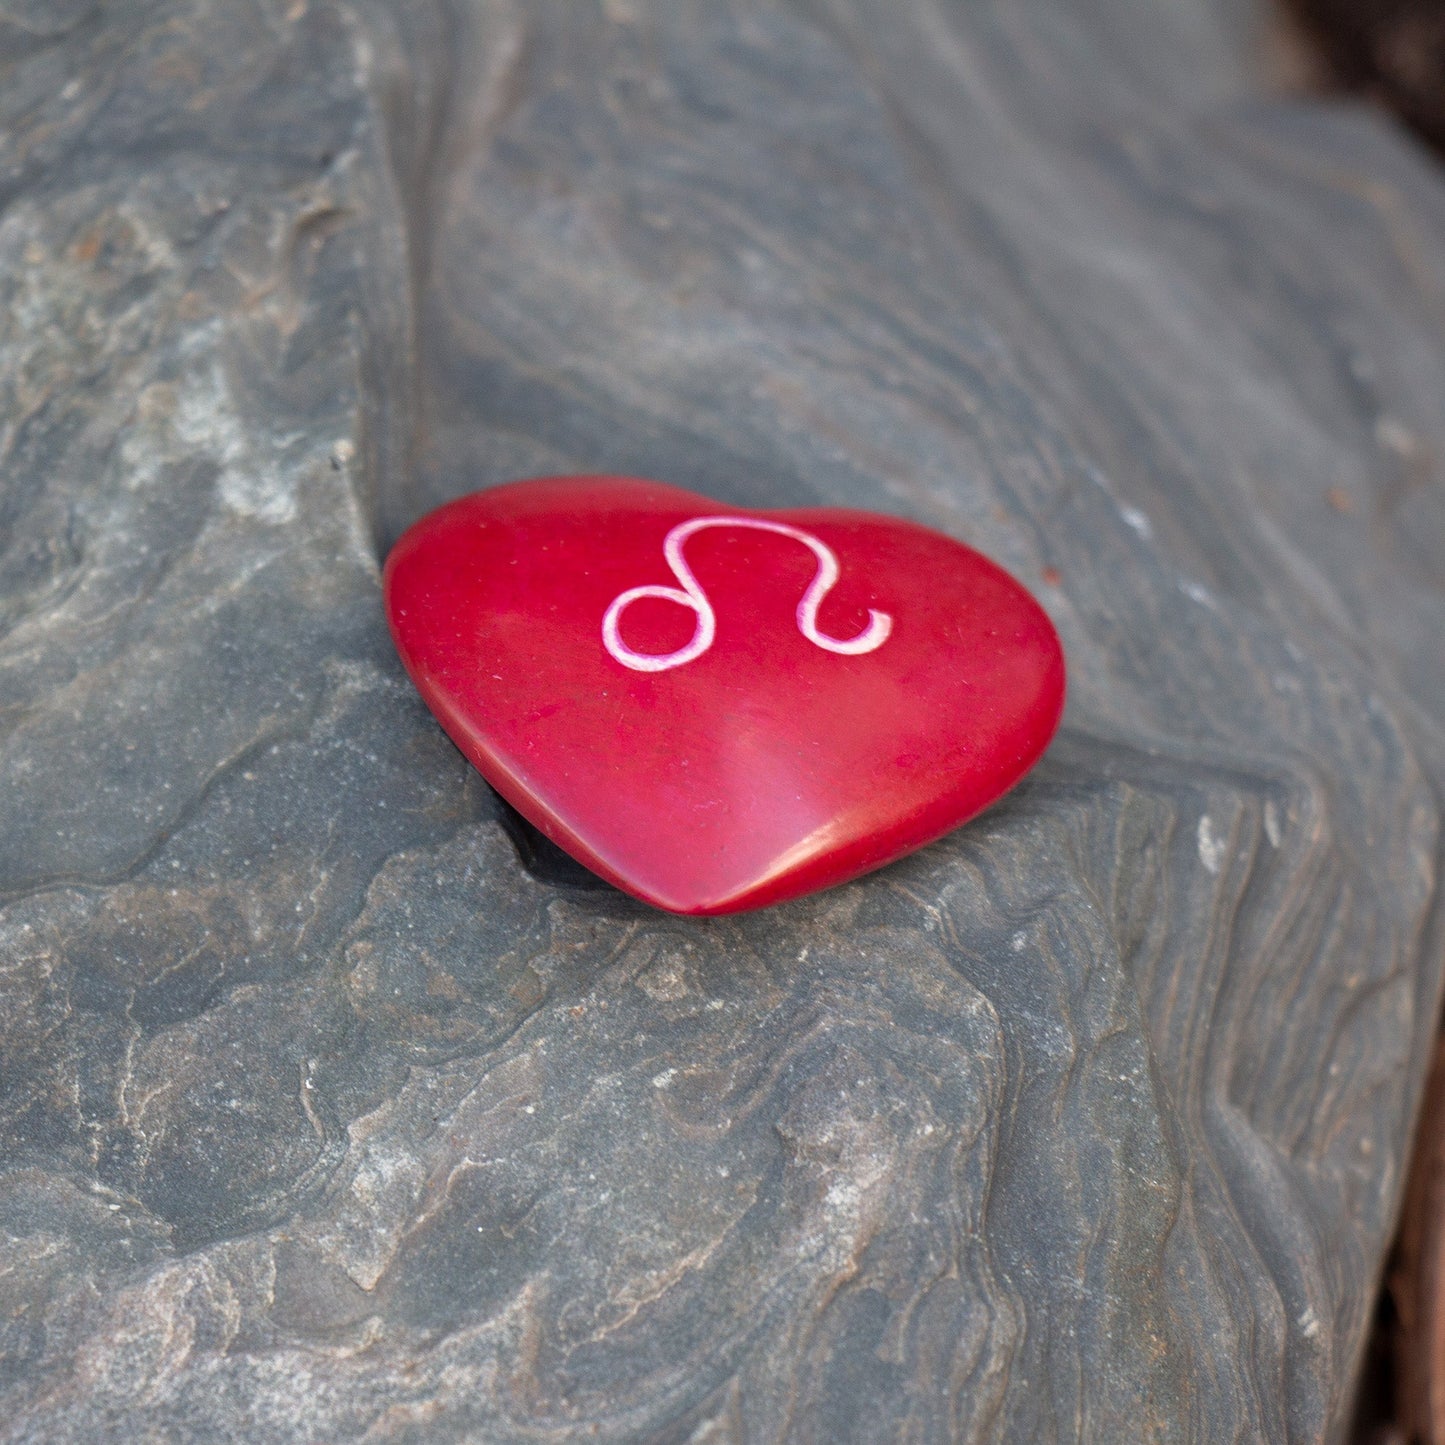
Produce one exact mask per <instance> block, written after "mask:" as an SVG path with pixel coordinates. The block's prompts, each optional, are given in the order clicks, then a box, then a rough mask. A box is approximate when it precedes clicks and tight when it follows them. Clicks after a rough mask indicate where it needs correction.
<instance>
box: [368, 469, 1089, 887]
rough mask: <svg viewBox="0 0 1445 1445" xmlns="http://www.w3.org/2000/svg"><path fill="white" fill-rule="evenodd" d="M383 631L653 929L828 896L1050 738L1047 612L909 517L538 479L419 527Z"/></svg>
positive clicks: (548, 822)
mask: <svg viewBox="0 0 1445 1445" xmlns="http://www.w3.org/2000/svg"><path fill="white" fill-rule="evenodd" d="M384 585H385V593H386V608H387V616H388V618H389V619H390V622H391V630H392V636H393V637H394V638H395V640H396V646H397V650H398V651H399V652H400V653H401V657H402V661H403V662H404V663H405V664H406V668H407V671H408V672H409V673H410V674H411V676H412V678H413V680H414V681H415V683H416V685H417V687H418V688H419V689H420V690H421V694H422V696H423V697H424V698H425V699H426V701H427V703H428V705H429V706H430V707H431V709H432V711H433V712H434V713H436V715H437V717H438V718H439V719H440V721H441V724H442V726H443V727H444V728H445V729H446V730H447V732H448V733H449V734H450V735H451V737H452V739H453V741H454V742H455V743H456V744H457V746H458V747H459V748H461V750H462V752H464V753H465V754H466V755H467V757H468V758H470V759H471V761H472V762H473V763H474V764H475V765H476V766H477V767H478V768H479V769H480V770H481V772H482V774H483V776H484V777H485V778H486V779H487V781H488V782H490V783H491V784H492V786H493V787H494V788H496V789H497V791H498V792H499V793H501V794H502V796H503V797H504V798H506V799H507V800H508V801H509V802H510V803H511V804H512V805H513V806H514V807H516V808H517V809H518V810H519V811H520V812H521V813H522V814H523V815H524V816H525V817H527V818H529V819H531V821H532V822H533V823H534V824H536V826H537V827H538V828H540V829H541V830H542V832H543V833H545V834H546V835H547V836H548V837H549V838H551V839H553V841H555V842H556V843H558V844H559V845H560V846H561V847H563V848H565V849H566V850H567V852H569V853H571V854H572V855H573V857H575V858H577V859H579V860H580V861H581V862H583V863H585V864H586V865H587V866H588V867H589V868H591V869H593V870H594V871H596V872H597V873H599V874H601V875H602V877H603V878H606V879H607V880H608V881H609V882H612V883H615V884H616V885H617V886H618V887H619V888H622V889H624V890H625V891H626V892H628V893H631V894H633V895H635V896H636V897H638V898H641V899H644V900H645V901H646V902H648V903H652V904H655V905H657V906H658V907H660V908H667V909H671V910H672V911H674V912H677V913H694V914H711V913H730V912H733V911H735V910H738V909H744V908H758V907H761V906H762V905H764V904H768V903H778V902H781V901H782V900H783V899H786V898H794V897H797V896H798V895H799V894H802V893H807V892H810V891H812V890H813V889H817V888H825V887H828V886H829V885H830V884H834V883H841V882H843V881H844V880H845V879H848V878H853V877H855V876H857V875H858V874H859V873H863V872H866V871H867V870H868V869H870V868H877V867H879V866H881V865H882V864H884V863H888V862H891V861H892V860H893V859H895V858H898V857H901V856H902V855H903V854H905V853H908V852H911V851H912V850H913V849H915V848H919V847H922V846H923V845H924V844H925V843H929V842H931V841H932V840H933V839H935V838H937V837H939V836H940V835H941V834H943V833H946V832H947V831H948V830H949V829H950V828H954V827H957V826H958V824H960V823H962V822H964V821H966V820H967V819H969V818H971V817H973V815H974V814H975V813H977V812H979V811H980V810H982V809H983V808H986V807H987V806H988V805H989V804H990V803H992V802H994V801H995V800H996V799H997V798H999V797H1000V796H1001V795H1002V794H1003V793H1005V792H1007V791H1008V790H1009V789H1010V788H1011V787H1013V786H1014V784H1015V783H1017V782H1018V781H1019V779H1020V778H1022V777H1023V775H1024V774H1025V773H1026V772H1027V771H1028V770H1029V768H1031V767H1032V766H1033V764H1034V763H1035V762H1036V761H1037V760H1038V758H1039V755H1040V754H1041V753H1042V752H1043V750H1044V748H1045V747H1046V746H1047V745H1048V742H1049V739H1050V738H1051V737H1052V736H1053V734H1054V731H1055V729H1056V728H1057V727H1058V723H1059V716H1060V713H1061V712H1062V709H1063V701H1064V657H1063V651H1062V649H1061V648H1060V646H1059V640H1058V637H1057V635H1056V634H1055V632H1054V629H1053V627H1052V625H1051V624H1050V622H1049V619H1048V617H1047V616H1046V615H1045V613H1044V611H1043V609H1042V608H1041V607H1040V606H1039V604H1038V603H1037V602H1035V601H1034V599H1033V598H1032V597H1031V596H1030V595H1029V594H1028V593H1027V592H1026V591H1025V590H1024V589H1023V588H1022V587H1021V586H1020V585H1019V584H1018V583H1017V582H1015V581H1014V580H1013V578H1011V577H1010V576H1009V575H1008V574H1007V573H1006V572H1004V571H1002V570H1001V569H1000V568H998V567H996V566H995V565H994V564H993V563H992V562H990V561H989V560H988V559H987V558H986V557H983V556H980V555H979V553H977V552H974V551H972V550H970V549H969V548H968V547H965V546H963V545H961V544H960V543H958V542H955V541H953V540H952V539H951V538H949V537H945V536H942V535H940V534H939V533H937V532H931V531H929V530H928V529H926V528H924V527H919V526H916V525H914V524H913V523H912V522H905V521H900V520H898V519H896V518H892V517H882V516H876V515H874V514H872V513H867V512H849V511H840V510H836V509H832V508H827V509H818V510H808V511H796V512H794V511H789V512H766V513H755V512H744V511H739V510H738V509H736V508H733V507H726V506H722V505H720V504H718V503H716V502H712V501H709V500H708V499H707V498H706V497H700V496H698V495H696V494H695V493H693V492H684V491H681V490H679V489H678V488H676V487H669V486H664V485H663V484H661V483H659V482H645V481H638V480H635V479H633V478H629V477H557V478H550V479H547V480H543V481H532V482H515V483H512V484H511V485H509V486H503V487H496V488H494V489H493V490H491V491H486V492H478V493H475V494H474V495H472V496H469V497H463V498H461V499H460V500H459V501H456V502H451V503H448V504H447V505H446V506H444V507H441V508H439V509H438V510H437V511H435V512H432V513H431V514H430V515H429V516H427V517H424V518H423V519H422V520H421V521H420V522H418V523H417V524H416V525H415V526H414V527H412V528H411V530H410V531H408V532H407V533H406V535H405V536H403V537H402V539H401V540H400V541H399V542H398V543H397V544H396V546H395V547H394V548H393V549H392V553H391V555H390V557H388V558H387V563H386V575H385V584H384Z"/></svg>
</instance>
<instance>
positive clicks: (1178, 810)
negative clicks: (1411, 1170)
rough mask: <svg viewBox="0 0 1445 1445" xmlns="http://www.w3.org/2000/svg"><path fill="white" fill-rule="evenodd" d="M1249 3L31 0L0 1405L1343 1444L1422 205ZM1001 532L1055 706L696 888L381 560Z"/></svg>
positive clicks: (1406, 755)
mask: <svg viewBox="0 0 1445 1445" xmlns="http://www.w3.org/2000/svg"><path fill="white" fill-rule="evenodd" d="M1257 18H1258V17H1254V16H1251V15H1250V14H1248V13H1246V11H1245V7H1244V6H1242V5H1241V4H1230V5H1228V6H1221V7H1219V8H1218V9H1217V10H1216V9H1214V8H1211V7H1210V6H1209V5H1207V4H1205V3H1202V0H1201V3H1193V0H1088V3H1081V4H1076V5H1070V6H1057V5H1055V4H1054V3H1052V0H1020V3H1017V4H1009V5H1002V4H994V5H983V4H980V5H972V6H966V7H965V6H957V5H945V4H942V3H939V0H888V3H883V0H851V3H842V0H755V3H747V4H744V3H731V0H722V3H708V4H703V3H700V0H598V3H596V4H593V3H590V0H589V3H581V0H529V3H526V4H523V3H520V0H516V3H509V0H478V3H475V4H472V5H469V6H464V5H461V4H446V3H443V0H436V3H434V4H426V3H422V0H415V3H410V0H409V3H405V4H399V5H382V4H376V5H368V4H364V3H357V4H342V3H326V0H310V3H308V0H258V3H256V4H249V5H245V6H241V5H233V4H224V5H223V4H221V3H219V0H174V3H141V0H137V3H134V4H129V5H126V6H115V7H102V6H98V5H92V4H88V3H85V0H68V3H54V4H44V3H36V0H0V779H3V786H0V904H3V907H0V1439H4V1440H7V1441H17V1442H18V1441H45V1442H47V1445H50V1442H63V1441H93V1440H98V1439H146V1440H166V1441H189V1440H207V1441H211V1440H217V1441H219V1440H236V1441H247V1442H255V1441H277V1442H290V1441H296V1442H300V1441H314V1440H350V1439H362V1438H365V1439H368V1440H377V1441H409V1440H415V1441H421V1440H426V1441H445V1440H475V1441H483V1440H485V1441H513V1440H516V1441H544V1440H553V1441H563V1440H572V1439H599V1440H613V1441H633V1440H650V1441H659V1442H662V1441H685V1440H691V1441H697V1442H720V1441H732V1440H737V1441H761V1440H783V1439H788V1440H800V1441H826V1442H841V1441H849V1440H857V1441H865V1442H875V1441H884V1440H890V1441H891V1440H918V1441H952V1440H967V1441H983V1440H1009V1441H1013V1440H1027V1441H1030V1442H1046V1441H1055V1440H1058V1441H1063V1440H1094V1441H1105V1442H1113V1441H1130V1442H1133V1441H1140V1440H1160V1441H1166V1440H1167V1441H1175V1440H1179V1441H1186V1440H1188V1441H1207V1442H1220V1441H1229V1440H1238V1441H1249V1442H1253V1441H1257V1440H1262V1439H1269V1440H1284V1439H1298V1440H1315V1439H1321V1438H1334V1439H1339V1438H1341V1436H1342V1434H1343V1432H1344V1430H1345V1428H1346V1423H1347V1420H1348V1414H1349V1408H1350V1401H1351V1392H1352V1389H1353V1385H1354V1381H1355V1377H1356V1374H1357V1370H1358V1366H1359V1361H1360V1358H1361V1351H1362V1346H1363V1343H1364V1340H1365V1336H1366V1331H1367V1328H1368V1324H1369V1319H1370V1314H1371V1308H1372V1301H1373V1298H1374V1292H1375V1289H1376V1285H1377V1282H1378V1278H1379V1273H1380V1269H1381V1264H1382V1259H1383V1254H1384V1250H1385V1247H1386V1244H1387V1242H1388V1238H1389V1234H1390V1231H1391V1227H1392V1223H1393V1219H1394V1214H1395V1210H1396V1207H1397V1204H1398V1200H1399V1193H1400V1183H1401V1172H1402V1165H1403V1161H1404V1158H1405V1154H1406V1150H1407V1145H1408V1136H1409V1131H1410V1126H1411V1123H1412V1114H1413V1110H1414V1108H1415V1106H1416V1101H1417V1098H1418V1093H1419V1088H1420V1084H1421V1076H1422V1072H1423V1068H1424V1065H1425V1062H1426V1055H1427V1046H1428V1041H1429V1039H1430V1037H1431V1034H1432V1031H1433V1024H1434V1017H1435V1007H1436V1004H1437V1001H1438V995H1439V991H1440V985H1441V956H1442V935H1441V921H1442V918H1441V908H1440V901H1439V896H1438V891H1437V887H1436V878H1437V861H1438V858H1439V853H1440V836H1439V835H1440V811H1439V810H1440V803H1439V798H1440V785H1441V781H1442V779H1445V745H1442V744H1445V736H1442V730H1441V720H1442V717H1445V586H1442V583H1445V561H1442V558H1445V489H1442V488H1441V486H1440V477H1439V457H1440V455H1441V452H1442V448H1445V406H1442V401H1441V398H1442V397H1445V186H1442V184H1441V181H1440V178H1439V176H1438V174H1437V172H1436V171H1435V170H1434V169H1433V167H1432V165H1431V163H1430V162H1429V161H1428V160H1427V159H1426V158H1425V157H1424V156H1423V154H1422V153H1420V152H1418V151H1417V150H1415V149H1413V148H1412V146H1411V145H1410V144H1409V143H1408V142H1406V141H1405V140H1404V139H1403V138H1401V137H1400V136H1399V135H1398V134H1396V133H1395V132H1393V131H1392V130H1391V129H1390V128H1389V127H1388V126H1387V125H1386V124H1385V123H1384V122H1382V121H1380V120H1377V119H1375V118H1373V117H1372V116H1370V115H1368V114H1366V113H1363V112H1360V111H1356V110H1350V109H1341V108H1333V107H1330V106H1326V105H1323V104H1319V103H1312V102H1305V101H1302V100H1298V99H1288V98H1279V97H1277V98H1270V97H1269V96H1268V95H1267V93H1266V92H1265V90H1264V89H1263V87H1262V85H1261V83H1260V81H1259V79H1258V77H1257V76H1255V75H1254V74H1252V72H1251V70H1250V63H1249V60H1248V56H1249V53H1250V43H1249V36H1250V26H1251V24H1253V23H1254V20H1256V19H1257ZM570 470H585V471H599V470H609V471H623V472H633V473H637V474H641V475H647V476H656V477H660V478H663V479H666V480H669V481H672V482H675V483H677V484H679V485H683V486H687V487H691V488H694V489H697V490H701V491H704V492H708V493H710V494H712V495H714V496H716V497H718V498H720V499H722V500H725V501H727V502H730V503H734V504H738V505H743V506H749V507H767V506H797V505H807V504H809V503H822V502H838V503H845V504H851V505H860V506H865V507H871V508H874V509H878V510H883V511H889V512H894V513H898V514H901V515H906V516H909V517H912V518H914V519H916V520H918V521H921V522H924V523H927V524H929V525H931V526H934V527H937V528H940V529H942V530H944V531H946V532H949V533H951V534H953V535H955V536H958V537H960V538H963V539H965V540H967V541H969V542H971V543H973V544H975V545H977V546H979V547H980V548H982V549H983V550H985V551H987V552H989V553H990V554H991V555H993V556H994V557H996V558H997V559H999V560H1000V561H1001V562H1002V563H1004V564H1005V565H1006V566H1008V567H1010V568H1011V569H1012V570H1013V571H1014V572H1015V573H1016V574H1017V575H1019V576H1020V577H1021V578H1022V579H1024V580H1025V581H1026V582H1028V583H1029V584H1030V585H1031V586H1033V587H1034V588H1035V589H1036V590H1037V591H1038V592H1039V594H1040V596H1041V597H1042V599H1043V600H1044V602H1045V604H1046V605H1047V606H1048V608H1049V610H1050V612H1051V613H1052V615H1053V617H1054V619H1055V621H1056V623H1057V625H1058V627H1059V629H1060V632H1061V635H1062V636H1063V638H1064V641H1065V645H1066V648H1067V650H1068V654H1069V658H1070V665H1071V687H1072V692H1071V701H1070V706H1069V712H1068V715H1067V719H1066V725H1065V728H1064V731H1063V733H1062V735H1061V737H1060V740H1059V741H1058V743H1057V745H1056V746H1055V747H1054V749H1053V750H1052V751H1051V753H1050V754H1049V756H1048V758H1047V759H1046V761H1045V763H1044V764H1043V766H1042V767H1041V768H1040V769H1039V770H1038V772H1037V773H1036V774H1035V775H1034V776H1033V777H1032V778H1031V779H1030V780H1029V781H1028V782H1027V783H1026V784H1025V785H1024V786H1023V787H1021V788H1020V789H1019V790H1018V791H1017V792H1016V793H1015V794H1014V795H1013V796H1011V797H1010V798H1009V799H1007V800H1006V801H1005V802H1003V803H1002V804H1001V805H999V806H998V807H996V808H995V809H993V810H992V811H991V812H989V813H988V814H986V815H985V816H984V817H982V818H980V819H979V820H977V821H976V822H975V823H974V824H972V825H970V826H969V827H967V828H965V829H963V830H961V831H959V832H958V833H956V834H954V835H952V836H951V837H949V838H946V839H945V840H943V841H942V842H940V843H938V844H936V845H935V846H933V847H931V848H928V849H926V850H924V851H922V852H921V853H919V854H917V855H915V856H914V857H912V858H911V859H907V860H905V861H903V862H901V863H899V864H897V865H895V866H893V867H891V868H889V869H886V870H884V871H883V872H880V873H878V874H876V875H874V876H872V877H870V878H868V879H865V880H863V881H860V882H858V883H855V884H852V885H849V886H847V887H844V888H840V889H837V890H834V891H832V892H829V893H825V894H822V895H818V896H816V897H813V898H811V899H806V900H802V901H800V902H796V903H793V904H790V905H788V906H785V907H782V908H778V909H773V910H769V911H764V912H761V913H757V914H753V915H747V916H744V917H738V918H732V919H724V920H712V921H685V920H679V919H675V918H671V917H668V916H665V915H662V914H658V913H655V912H652V911H650V910H648V909H646V908H644V907H642V906H641V905H638V904H635V903H633V902H631V901H630V900H628V899H626V898H624V897H622V896H621V895H619V894H617V893H614V892H612V891H610V890H607V889H602V888H592V887H587V886H584V885H583V884H582V883H581V882H579V880H577V879H576V878H575V877H569V876H567V875H566V873H565V871H564V870H562V869H560V868H559V867H557V866H556V865H555V864H554V863H551V862H549V861H548V860H547V859H546V858H545V857H544V858H542V859H540V860H539V859H536V858H532V857H531V855H530V853H529V852H528V849H527V848H526V846H525V839H523V840H522V843H523V845H524V846H522V847H521V848H520V849H519V847H518V846H517V845H516V844H515V843H514V841H513V838H512V833H513V832H514V831H515V829H514V825H513V824H512V822H511V820H509V819H508V818H507V817H506V816H505V815H504V813H503V811H502V809H501V808H500V806H499V804H497V802H496V801H495V800H494V798H493V797H492V795H491V794H490V793H489V791H488V790H487V789H486V787H485V785H484V784H482V783H481V781H480V779H479V778H477V776H476V775H475V774H474V773H472V772H471V770H470V769H469V768H468V767H467V766H466V765H465V763H464V762H463V761H462V760H461V759H460V757H459V756H458V754H457V753H456V752H455V751H454V750H453V749H452V747H451V746H450V744H449V743H447V742H446V740H445V739H444V738H443V737H442V735H441V734H440V732H439V730H438V729H437V727H436V726H435V725H434V723H433V722H432V721H431V719H430V717H429V715H428V714H427V712H426V710H425V708H424V707H423V705H422V704H421V703H420V701H419V700H418V698H417V697H416V695H415V694H414V692H413V690H412V689H411V687H410V685H409V683H408V682H407V680H406V678H405V676H404V674H403V673H402V671H401V669H400V667H399V665H398V663H397V661H396V659H395V657H394V655H393V652H392V649H391V647H390V644H389V642H388V639H387V636H386V629H385V625H384V622H383V618H382V614H381V610H380V605H379V595H378V558H379V557H380V556H381V555H383V554H384V550H385V547H386V546H387V545H388V544H389V542H390V540H391V539H393V538H394V537H395V536H396V535H397V533H398V532H399V530H400V529H401V528H402V527H404V526H405V525H406V524H407V523H408V522H409V521H410V520H412V519H413V518H415V517H416V516H418V515H420V513H421V512H422V511H424V510H425V509H426V508H427V507H429V506H431V505H433V504H435V503H436V502H439V501H441V500H443V499H445V498H447V497H450V496H454V495H457V494H459V493H462V492H465V491H469V490H472V489H474V488H476V487H480V486H484V485H487V484H490V483H494V482H499V481H503V480H506V479H510V478H513V477H517V476H522V475H528V474H537V473H544V472H556V471H570Z"/></svg>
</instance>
